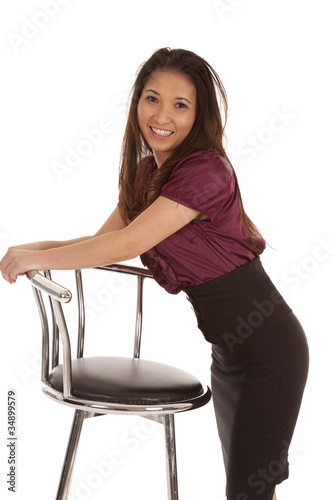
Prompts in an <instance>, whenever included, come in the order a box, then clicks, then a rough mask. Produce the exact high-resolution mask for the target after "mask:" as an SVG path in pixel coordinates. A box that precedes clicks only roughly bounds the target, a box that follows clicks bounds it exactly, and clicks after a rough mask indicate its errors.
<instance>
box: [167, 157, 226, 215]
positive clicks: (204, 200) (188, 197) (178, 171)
mask: <svg viewBox="0 0 333 500" xmlns="http://www.w3.org/2000/svg"><path fill="white" fill-rule="evenodd" d="M160 194H161V196H165V197H166V198H169V199H170V200H173V201H176V202H178V203H180V204H182V205H185V206H186V207H189V208H192V209H194V210H198V211H199V212H200V213H202V214H204V215H206V216H207V217H209V219H210V220H211V221H213V220H214V218H215V217H216V215H217V214H219V213H220V212H222V211H223V209H224V208H225V207H226V206H227V205H229V204H230V202H231V201H232V200H233V198H234V196H235V177H234V175H233V170H232V167H231V166H230V164H229V163H228V161H227V160H226V159H225V158H223V157H222V156H221V155H219V154H214V153H209V152H204V153H203V152H197V153H194V154H192V155H190V156H188V157H187V158H185V159H184V160H182V161H181V162H179V163H178V164H177V165H176V166H175V168H174V170H173V172H172V174H171V176H170V177H169V180H168V181H167V182H166V183H165V184H164V186H163V187H162V190H161V193H160Z"/></svg>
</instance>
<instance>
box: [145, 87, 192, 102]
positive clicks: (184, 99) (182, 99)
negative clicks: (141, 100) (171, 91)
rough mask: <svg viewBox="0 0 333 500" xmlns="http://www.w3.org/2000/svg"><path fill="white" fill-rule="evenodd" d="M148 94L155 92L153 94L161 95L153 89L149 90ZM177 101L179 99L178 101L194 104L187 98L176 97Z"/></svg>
mask: <svg viewBox="0 0 333 500" xmlns="http://www.w3.org/2000/svg"><path fill="white" fill-rule="evenodd" d="M146 92H153V94H156V95H160V94H159V93H158V92H156V90H153V89H147V90H146ZM175 99H177V100H178V101H187V102H188V103H189V104H192V103H191V101H189V100H188V99H186V97H175Z"/></svg>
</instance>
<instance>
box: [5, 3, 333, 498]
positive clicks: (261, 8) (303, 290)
mask: <svg viewBox="0 0 333 500" xmlns="http://www.w3.org/2000/svg"><path fill="white" fill-rule="evenodd" d="M330 7H331V5H330V2H329V1H324V0H318V1H317V2H313V1H308V0H302V1H301V0H296V1H295V0H294V1H293V2H290V1H289V0H280V1H279V2H277V1H270V2H267V0H266V1H265V0H247V1H245V0H244V1H241V0H239V1H236V0H225V1H219V2H216V1H213V0H209V1H203V0H201V1H198V0H191V1H189V0H184V1H181V0H177V1H175V0H169V1H168V2H150V1H147V0H141V1H138V2H137V1H134V0H130V1H128V0H127V1H126V0H123V1H122V2H110V1H107V0H95V1H94V2H92V1H90V2H89V1H87V0H81V1H79V0H71V1H62V2H61V4H60V1H55V0H54V1H52V2H51V1H46V0H44V1H43V0H40V1H34V0H29V1H27V0H25V1H23V0H16V1H15V2H9V1H7V2H2V3H1V7H0V9H1V11H0V19H1V28H0V29H1V42H0V44H1V45H0V51H1V74H2V76H1V93H0V99H1V103H0V107H1V108H0V109H1V112H0V116H1V131H0V134H1V149H0V155H1V198H0V254H1V257H2V256H3V254H4V253H5V252H6V249H7V248H8V247H9V246H10V245H15V244H20V243H26V242H30V241H36V240H46V239H69V238H74V237H79V236H83V235H87V234H92V233H93V232H95V231H96V230H97V229H98V228H99V227H100V226H101V225H102V224H103V222H104V220H105V219H106V218H107V217H108V215H109V213H110V212H111V211H112V210H113V208H114V206H115V204H116V203H117V183H118V165H119V151H120V145H121V140H122V136H123V132H124V126H125V116H126V102H127V95H128V93H129V91H130V88H131V85H132V84H133V82H134V78H135V72H136V70H137V68H138V66H139V65H140V64H141V63H142V62H143V61H145V60H146V59H147V58H148V57H149V56H150V55H151V53H152V52H153V51H154V50H155V49H157V48H160V47H164V46H170V47H172V48H178V47H181V48H186V49H189V50H192V51H194V52H197V53H198V54H200V55H201V56H203V57H204V58H206V59H207V60H208V61H209V62H210V63H211V64H212V66H213V67H214V68H215V69H216V70H217V72H218V73H219V74H220V76H221V78H222V81H223V82H224V85H225V87H226V90H227V94H228V99H229V118H228V124H227V129H226V131H227V136H228V148H227V151H228V153H229V156H230V159H231V161H232V162H233V165H234V167H235V169H236V172H237V175H238V179H239V184H240V187H241V191H242V196H243V201H244V206H245V209H246V211H247V213H248V215H249V216H250V217H251V219H252V220H253V221H254V222H255V223H256V225H257V226H258V227H259V228H260V230H261V231H262V233H263V235H264V237H265V238H266V239H267V240H268V242H269V243H270V245H271V246H272V247H274V248H275V250H273V249H272V248H270V247H269V246H268V247H267V249H266V250H265V252H264V254H263V255H262V257H261V259H262V262H263V265H264V267H265V269H266V271H267V272H268V274H269V275H270V277H271V279H272V280H273V282H274V283H275V285H276V286H277V288H278V289H279V290H280V292H281V293H282V295H283V296H284V298H285V299H286V300H287V302H288V303H289V305H290V306H291V307H292V309H293V310H294V312H295V313H296V315H297V316H298V318H299V320H300V321H301V323H302V325H303V327H304V330H305V331H306V333H307V337H308V342H309V346H310V354H311V366H310V373H309V379H308V384H307V387H306V392H305V395H304V399H303V405H302V409H301V413H300V417H299V420H298V424H297V427H296V431H295V434H294V439H293V442H292V446H291V452H290V462H291V472H290V479H289V480H288V481H285V482H284V483H283V484H282V485H280V486H279V487H278V489H277V493H278V499H279V500H295V498H302V499H303V498H304V499H309V500H310V499H311V500H313V499H314V498H316V499H318V498H331V471H332V465H333V461H332V444H333V439H332V427H331V422H332V408H333V406H332V401H331V400H332V395H331V394H332V391H331V381H332V370H331V368H332V347H333V342H332V320H331V317H332V316H331V311H332V305H333V302H332V299H333V297H332V287H331V276H332V274H331V273H332V263H333V247H332V240H333V229H332V218H331V215H332V201H331V189H332V186H331V184H332V174H331V167H332V159H331V157H332V156H331V144H332V140H331V135H332V126H331V116H332V99H331V91H332V88H333V81H332V72H331V54H332V36H331V15H330ZM276 116H280V117H281V116H283V117H284V118H283V119H281V118H279V119H276V118H274V117H276ZM105 119H108V120H109V122H108V123H109V125H110V129H111V130H110V131H109V132H108V133H104V134H103V140H102V141H101V143H100V144H95V145H91V146H90V150H89V151H88V153H89V154H86V155H85V156H84V155H82V154H81V157H78V156H77V161H76V163H77V164H76V166H75V167H74V166H73V165H71V166H69V164H67V165H66V155H67V156H68V153H69V151H73V149H74V150H77V148H79V143H80V141H82V140H86V135H85V133H88V132H90V131H92V130H93V129H96V128H98V127H99V126H100V124H101V122H103V120H105ZM274 124H275V125H278V128H279V130H277V129H276V128H275V127H274ZM272 127H273V129H272ZM85 131H86V132H85ZM253 141H255V144H256V146H255V147H254V146H251V145H250V142H251V143H252V144H253ZM59 164H63V165H65V166H67V169H66V170H65V171H64V172H62V173H59ZM55 165H58V167H55ZM134 262H136V263H139V261H136V260H135V261H134ZM134 262H133V263H134ZM91 272H92V271H87V272H86V273H85V275H84V277H85V276H86V282H87V284H89V286H90V289H88V292H87V293H88V295H87V298H88V300H89V307H88V310H89V313H88V314H89V321H88V325H87V346H86V353H87V354H90V353H94V354H95V353H99V354H105V353H107V352H111V351H112V352H118V351H119V352H121V353H122V352H125V349H127V347H128V351H129V352H128V353H131V347H130V346H127V344H129V338H130V336H131V333H132V329H133V326H132V325H133V311H134V309H135V299H134V293H135V285H134V284H131V283H129V282H125V281H119V280H118V281H111V277H110V276H109V275H108V276H105V275H104V274H103V275H102V273H99V272H95V274H94V279H92V277H91ZM89 273H90V274H89ZM96 273H97V274H96ZM54 277H57V279H56V281H57V280H58V281H59V280H60V281H61V282H62V283H63V284H65V285H67V286H69V287H70V288H73V286H74V282H73V276H72V274H71V273H69V274H68V273H63V272H60V273H59V274H58V275H57V276H54ZM101 290H102V292H101ZM145 292H146V295H145V331H144V338H143V345H142V357H144V358H148V359H157V360H160V361H165V362H169V363H170V364H174V365H176V366H179V367H182V368H184V369H187V370H189V371H191V372H194V373H195V374H196V375H197V376H198V377H200V378H201V379H202V380H203V381H205V382H206V383H208V384H209V383H210V347H209V345H208V344H207V343H206V342H205V341H204V339H203V337H202V335H201V333H200V332H199V330H198V329H197V328H196V320H195V317H194V314H193V311H192V310H191V308H190V305H189V304H188V302H187V300H186V298H185V295H184V294H179V295H175V296H172V295H169V294H167V293H166V292H165V291H164V290H163V289H162V288H160V287H159V286H158V285H157V284H155V283H153V282H152V281H150V280H149V281H148V280H147V284H146V285H145ZM0 294H1V297H0V307H1V316H0V328H1V348H0V352H1V361H0V362H1V365H0V366H1V374H2V376H1V392H0V436H1V439H0V471H1V473H0V494H1V498H6V499H7V498H8V499H9V498H15V499H17V500H23V499H24V500H26V499H27V498H33V499H34V500H48V499H54V498H55V492H56V489H57V483H58V478H59V474H60V470H61V465H62V460H63V456H64V452H65V447H66V443H67V437H68V433H69V429H70V425H71V418H72V410H71V409H69V408H66V407H63V406H61V405H57V404H54V403H53V402H52V401H50V400H49V399H47V398H45V397H44V396H43V395H42V392H41V390H40V382H39V349H40V338H41V335H40V326H39V318H38V315H37V310H36V308H35V304H34V300H33V295H32V292H31V290H30V285H29V283H28V281H27V280H26V279H25V278H20V279H19V280H18V282H17V283H16V284H15V285H13V286H9V285H8V284H7V283H5V282H4V281H2V282H1V283H0ZM74 305H75V304H73V306H74ZM71 306H72V304H71V305H70V306H69V316H70V321H71V325H72V323H73V321H74V320H75V317H74V316H71V315H73V314H74V313H73V312H72V310H71ZM127 323H128V326H127ZM123 326H124V328H123V330H124V331H125V330H128V329H129V330H130V331H129V333H128V334H127V333H124V332H123V331H122V327H123ZM71 328H72V330H71V331H72V336H73V337H74V334H73V332H74V330H73V327H72V326H71ZM103 328H104V330H103ZM11 388H14V389H15V390H16V391H17V410H18V421H17V425H18V438H19V439H18V444H17V458H18V466H17V474H18V478H17V492H16V493H15V494H14V493H11V492H8V491H7V485H6V473H7V471H8V463H7V457H8V450H7V448H6V444H7V441H6V437H7V424H6V422H7V391H8V389H11ZM142 425H143V426H144V427H142ZM176 426H177V427H176V431H177V446H178V469H179V490H180V497H181V498H182V499H184V500H185V499H194V500H196V499H201V498H203V497H205V498H210V499H212V500H223V499H224V498H225V497H224V488H225V477H224V469H223V462H222V455H221V452H220V445H219V442H218V438H217V433H216V428H215V421H214V412H213V407H212V403H210V404H209V405H207V406H206V407H205V408H203V409H200V410H198V411H196V412H190V413H185V414H182V415H179V416H176ZM138 429H139V434H136V433H137V432H138ZM115 452H119V454H120V455H121V457H122V460H121V463H117V464H116V465H114V467H113V469H112V468H111V460H112V454H114V453H115ZM120 495H121V497H122V498H133V497H134V496H135V498H138V499H145V500H147V499H150V498H151V499H156V498H158V499H162V498H166V488H165V470H164V450H163V442H162V433H161V429H160V428H159V427H158V426H156V427H152V426H147V425H146V424H142V423H141V420H136V419H132V417H129V418H127V417H119V416H118V417H113V416H109V417H103V418H98V419H91V420H88V421H86V422H85V427H84V430H83V435H82V441H81V443H80V448H79V455H78V460H77V464H76V467H75V471H74V477H73V484H72V489H71V497H70V498H71V499H72V500H81V499H92V500H97V499H105V498H119V497H120Z"/></svg>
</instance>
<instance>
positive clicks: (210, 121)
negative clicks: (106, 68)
mask: <svg viewBox="0 0 333 500" xmlns="http://www.w3.org/2000/svg"><path fill="white" fill-rule="evenodd" d="M155 71H171V72H177V73H180V74H182V75H183V76H185V77H186V78H187V79H188V80H189V81H190V82H191V83H192V84H193V85H194V86H195V89H196V96H197V97H196V99H197V102H196V119H195V122H194V125H193V127H192V129H191V131H190V133H189V134H188V136H187V137H186V138H185V139H184V140H183V141H182V143H181V144H180V145H179V146H178V147H177V148H175V150H174V151H173V152H172V154H171V155H170V156H169V157H168V159H167V160H166V161H165V162H164V163H163V165H162V166H161V167H160V168H159V169H157V170H156V171H155V172H154V174H153V177H152V178H151V179H150V178H149V177H148V176H147V169H146V167H147V161H148V162H149V161H153V160H154V157H153V151H152V149H151V148H150V146H149V144H148V143H147V142H146V140H145V138H144V136H143V134H142V133H141V130H140V128H139V123H138V116H137V107H138V102H139V99H140V97H141V93H142V90H143V88H144V86H145V85H146V83H147V81H148V79H149V78H150V76H151V75H152V74H153V73H154V72H155ZM131 94H132V97H131V103H130V108H129V114H128V120H127V125H126V129H125V135H124V139H123V144H122V152H121V164H120V174H119V189H120V191H119V210H120V214H121V216H122V218H123V220H124V221H125V223H126V224H129V223H130V222H131V221H132V220H134V219H135V217H137V216H138V215H139V214H140V213H141V212H142V211H143V210H144V209H145V208H147V207H148V206H149V205H150V204H151V203H153V201H155V200H156V198H157V197H158V196H159V194H160V191H161V189H162V186H163V185H164V184H165V183H166V182H167V180H168V179H169V177H170V175H171V173H172V171H173V169H174V167H175V166H176V165H177V164H178V163H179V162H180V161H181V160H182V159H184V158H186V157H187V156H188V155H190V154H191V153H194V152H196V151H207V150H215V151H217V152H218V153H219V154H221V155H222V156H223V157H224V158H226V159H227V161H228V162H229V164H230V166H231V168H232V170H233V173H234V175H235V180H236V189H237V191H238V195H239V204H240V207H239V209H240V214H241V218H242V221H243V224H244V226H245V228H246V230H247V232H248V235H249V237H250V240H251V245H252V247H253V248H254V250H256V251H257V252H261V251H262V245H259V246H258V244H257V242H256V238H262V239H263V237H262V235H261V233H260V231H259V229H258V228H257V227H256V226H255V225H254V224H253V222H252V221H251V220H250V218H249V217H248V216H247V215H246V213H245V210H244V207H243V201H242V197H241V193H240V189H239V186H238V181H237V176H236V173H235V170H234V168H233V166H232V164H231V162H230V160H229V158H228V156H227V153H226V151H225V149H224V145H223V141H224V140H225V139H226V136H225V132H224V129H225V125H226V121H227V115H228V103H227V95H226V91H225V89H224V86H223V83H222V81H221V79H220V77H219V76H218V74H217V73H216V71H215V70H214V69H213V68H212V67H211V66H210V64H208V62H207V61H205V60H204V59H203V58H202V57H200V56H198V55H197V54H195V53H193V52H191V51H189V50H184V49H173V50H172V49H170V48H169V47H166V48H162V49H159V50H157V51H156V52H154V53H153V55H152V56H151V57H150V58H149V59H148V60H147V61H146V62H145V63H143V64H142V65H141V67H140V68H139V70H138V73H137V77H136V80H135V83H134V85H133V88H132V93H131ZM221 108H222V109H223V110H224V123H223V122H222V118H221Z"/></svg>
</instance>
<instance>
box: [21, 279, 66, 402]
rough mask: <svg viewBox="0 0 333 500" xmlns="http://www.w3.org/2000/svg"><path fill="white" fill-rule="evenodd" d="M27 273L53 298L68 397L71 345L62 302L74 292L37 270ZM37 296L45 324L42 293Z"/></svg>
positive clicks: (34, 286)
mask: <svg viewBox="0 0 333 500" xmlns="http://www.w3.org/2000/svg"><path fill="white" fill-rule="evenodd" d="M46 273H48V271H46ZM26 274H27V277H28V278H29V280H30V282H31V284H32V286H33V288H34V289H38V290H40V291H43V292H45V293H46V294H47V295H49V297H50V299H51V302H52V306H53V310H54V314H55V317H56V321H57V324H58V327H59V333H60V337H61V342H62V346H63V393H64V397H65V398H68V397H69V396H70V395H71V387H72V360H71V345H70V340H69V334H68V329H67V325H66V320H65V317H64V313H63V310H62V306H61V302H63V303H67V302H69V301H70V300H71V298H72V294H71V292H70V291H69V290H68V289H67V288H64V287H63V286H61V285H59V284H58V283H55V282H54V281H52V280H51V279H49V278H47V277H46V276H43V275H42V274H40V273H39V272H38V271H36V270H32V271H29V272H27V273H26ZM48 274H49V273H48ZM35 297H36V300H37V305H38V309H39V311H40V317H41V321H42V326H43V322H44V321H45V319H44V315H45V314H43V311H42V309H44V303H43V301H42V299H41V297H40V294H37V293H35ZM44 328H45V326H44ZM44 378H45V375H44Z"/></svg>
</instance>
